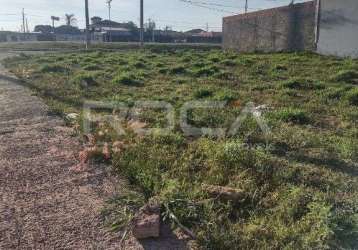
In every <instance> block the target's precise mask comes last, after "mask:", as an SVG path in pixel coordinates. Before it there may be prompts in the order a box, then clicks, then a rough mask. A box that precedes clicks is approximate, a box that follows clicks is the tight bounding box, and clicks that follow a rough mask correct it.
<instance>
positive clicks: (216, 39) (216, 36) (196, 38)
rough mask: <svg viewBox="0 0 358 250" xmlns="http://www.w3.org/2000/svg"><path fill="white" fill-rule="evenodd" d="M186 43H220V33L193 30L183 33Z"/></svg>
mask: <svg viewBox="0 0 358 250" xmlns="http://www.w3.org/2000/svg"><path fill="white" fill-rule="evenodd" d="M185 36H186V42H188V43H221V42H222V32H213V31H211V32H209V31H205V30H202V29H193V30H189V31H187V32H185Z"/></svg>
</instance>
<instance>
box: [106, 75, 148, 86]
mask: <svg viewBox="0 0 358 250" xmlns="http://www.w3.org/2000/svg"><path fill="white" fill-rule="evenodd" d="M112 82H113V83H114V84H123V85H127V86H141V85H143V81H142V79H141V78H139V77H137V76H136V75H134V74H131V73H128V72H123V73H119V74H118V75H116V76H115V77H114V78H113V80H112Z"/></svg>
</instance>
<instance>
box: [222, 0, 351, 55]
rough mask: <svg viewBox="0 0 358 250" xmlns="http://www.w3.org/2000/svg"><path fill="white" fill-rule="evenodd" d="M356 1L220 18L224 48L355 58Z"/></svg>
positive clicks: (330, 0)
mask: <svg viewBox="0 0 358 250" xmlns="http://www.w3.org/2000/svg"><path fill="white" fill-rule="evenodd" d="M357 13H358V1H357V0H345V1H343V2H342V1H341V0H315V1H308V2H304V3H298V4H290V5H288V6H283V7H279V8H273V9H266V10H261V11H256V12H251V13H247V14H241V15H235V16H229V17H225V18H224V19H223V47H224V48H225V49H233V50H237V51H240V52H254V51H263V52H277V51H307V50H308V51H317V52H318V53H321V54H325V55H336V56H350V57H358V17H357Z"/></svg>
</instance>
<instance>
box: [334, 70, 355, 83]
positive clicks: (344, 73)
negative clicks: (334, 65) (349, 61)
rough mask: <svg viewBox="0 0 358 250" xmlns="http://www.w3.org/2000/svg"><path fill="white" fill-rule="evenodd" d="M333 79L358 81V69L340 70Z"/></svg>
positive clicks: (348, 81) (350, 81) (349, 81)
mask: <svg viewBox="0 0 358 250" xmlns="http://www.w3.org/2000/svg"><path fill="white" fill-rule="evenodd" d="M332 80H334V81H338V82H345V83H358V71H356V70H340V71H339V72H338V73H337V74H336V75H334V76H333V77H332Z"/></svg>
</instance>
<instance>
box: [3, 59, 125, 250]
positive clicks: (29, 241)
mask: <svg viewBox="0 0 358 250" xmlns="http://www.w3.org/2000/svg"><path fill="white" fill-rule="evenodd" d="M1 57H4V54H2V55H1V56H0V59H1ZM14 81H16V79H12V76H11V75H9V74H8V73H7V72H6V71H5V70H4V68H3V67H2V66H1V65H0V249H118V248H119V245H118V242H119V234H114V233H108V232H107V231H106V230H105V229H104V228H103V226H102V222H101V218H100V216H99V215H100V210H101V208H102V207H103V205H104V203H105V200H106V199H107V198H109V197H111V196H112V195H113V194H114V193H115V192H116V190H115V187H117V186H118V185H117V183H116V182H115V180H114V179H115V178H111V177H110V174H109V173H108V171H106V170H105V167H104V166H95V165H92V166H91V167H90V168H89V169H88V170H86V171H84V172H81V173H75V172H73V171H71V170H70V168H71V167H72V166H74V165H76V164H77V159H76V155H77V152H78V151H79V149H80V143H79V141H78V140H77V139H76V138H75V137H73V136H72V135H71V134H72V130H71V129H70V128H67V127H65V126H64V122H63V121H62V120H61V119H60V118H58V117H54V116H50V115H48V112H47V107H46V106H45V105H44V104H43V103H42V102H41V100H39V99H38V98H37V97H35V96H32V95H31V92H30V91H29V90H27V89H26V88H24V87H22V86H19V85H17V84H15V83H14Z"/></svg>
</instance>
